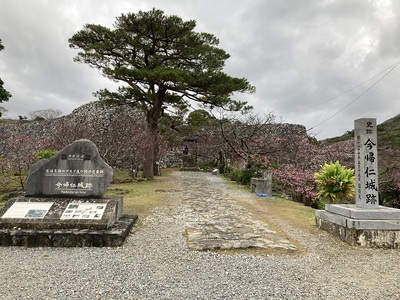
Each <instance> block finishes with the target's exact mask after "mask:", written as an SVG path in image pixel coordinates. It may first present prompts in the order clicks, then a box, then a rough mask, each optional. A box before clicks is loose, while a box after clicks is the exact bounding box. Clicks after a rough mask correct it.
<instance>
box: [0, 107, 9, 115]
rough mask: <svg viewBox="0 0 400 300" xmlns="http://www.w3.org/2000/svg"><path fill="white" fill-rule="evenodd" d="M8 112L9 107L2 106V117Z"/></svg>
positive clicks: (0, 110) (0, 113) (0, 111)
mask: <svg viewBox="0 0 400 300" xmlns="http://www.w3.org/2000/svg"><path fill="white" fill-rule="evenodd" d="M7 112H8V109H7V108H5V107H2V106H0V117H2V116H3V115H5V114H6V113H7Z"/></svg>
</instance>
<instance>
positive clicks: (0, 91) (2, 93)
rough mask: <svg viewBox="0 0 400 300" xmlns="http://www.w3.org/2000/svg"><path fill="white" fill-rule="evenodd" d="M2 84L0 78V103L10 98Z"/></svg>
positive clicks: (0, 46) (0, 48) (2, 47)
mask: <svg viewBox="0 0 400 300" xmlns="http://www.w3.org/2000/svg"><path fill="white" fill-rule="evenodd" d="M2 50H4V46H3V44H2V42H1V39H0V51H2ZM3 84H4V82H3V80H1V78H0V103H1V102H7V101H8V100H10V98H11V94H10V93H9V92H8V91H7V90H6V89H5V88H4V87H3ZM0 116H1V115H0Z"/></svg>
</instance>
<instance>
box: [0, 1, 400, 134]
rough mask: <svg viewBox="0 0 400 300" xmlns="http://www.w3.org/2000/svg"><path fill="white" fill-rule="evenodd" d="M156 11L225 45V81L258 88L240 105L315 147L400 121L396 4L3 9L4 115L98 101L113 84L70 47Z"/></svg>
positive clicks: (84, 4)
mask: <svg viewBox="0 0 400 300" xmlns="http://www.w3.org/2000/svg"><path fill="white" fill-rule="evenodd" d="M153 7H155V8H157V9H161V10H163V11H164V12H165V14H167V15H177V16H179V17H181V18H182V19H184V20H195V21H196V22H197V27H196V31H199V32H208V33H212V34H214V35H215V36H216V37H218V38H219V40H220V45H219V46H220V47H221V48H222V49H224V50H225V51H226V52H228V53H229V54H230V55H231V57H230V58H229V59H228V61H227V63H226V67H225V72H226V73H227V74H229V75H231V76H234V77H245V78H247V79H248V80H249V81H250V82H251V83H252V84H253V85H254V86H256V89H257V91H256V93H255V94H252V95H238V97H237V98H239V99H240V100H246V101H248V102H249V104H251V105H253V106H254V107H255V108H256V111H257V112H258V113H263V112H265V113H269V112H272V113H274V114H275V116H276V117H277V121H283V122H286V123H295V124H302V125H304V126H305V127H306V128H307V129H310V130H309V133H310V134H311V135H316V137H317V138H318V139H323V138H327V137H333V136H337V135H342V134H343V133H345V132H346V131H347V130H352V129H353V126H354V125H353V124H354V120H355V119H358V118H364V117H372V118H377V121H378V123H382V122H384V121H385V120H387V119H389V118H392V117H394V116H395V115H397V114H399V113H400V81H399V78H400V66H399V67H395V66H396V64H397V63H398V62H399V61H400V15H399V14H400V1H398V0H392V1H390V0H376V1H374V0H369V1H367V0H338V1H335V0H326V1H323V0H302V1H300V0H242V1H239V0H218V1H216V0H190V1H188V0H168V1H166V0H147V1H140V0H57V1H54V0H35V1H32V0H1V8H0V39H1V40H2V43H3V45H4V47H5V49H4V50H3V51H1V52H0V78H1V79H2V80H3V81H4V82H5V88H6V89H7V90H8V91H9V92H11V94H12V95H13V97H12V98H11V99H10V101H9V102H7V103H2V104H1V103H0V106H3V107H5V108H7V109H8V110H9V112H8V113H7V116H8V117H12V118H17V116H18V115H24V116H29V112H31V111H35V110H40V109H48V108H54V109H60V110H61V111H62V112H63V114H68V113H70V112H71V111H72V110H73V109H75V108H77V107H79V106H81V105H83V104H85V103H88V102H90V101H94V100H96V99H95V98H94V97H93V96H92V92H94V91H96V90H99V89H101V88H105V87H107V88H110V89H113V88H114V87H115V86H116V85H115V84H114V83H111V82H110V81H109V80H108V79H105V78H103V77H102V75H101V74H100V73H99V72H98V71H96V70H93V69H91V68H90V67H89V66H87V65H84V64H78V63H76V62H73V57H74V56H75V55H76V53H77V50H73V49H70V48H69V46H68V39H69V38H70V37H71V36H72V35H73V34H74V33H76V32H77V31H79V30H81V29H82V28H83V26H84V25H85V24H87V23H89V24H101V25H104V26H107V27H110V28H111V27H112V25H113V23H114V21H115V17H117V16H120V15H121V14H122V13H128V12H138V11H139V10H151V9H152V8H153ZM393 67H394V68H393ZM346 92H347V93H346ZM342 94H343V95H342ZM340 95H341V96H340Z"/></svg>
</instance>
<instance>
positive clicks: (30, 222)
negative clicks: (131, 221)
mask: <svg viewBox="0 0 400 300" xmlns="http://www.w3.org/2000/svg"><path fill="white" fill-rule="evenodd" d="M44 201H45V202H44ZM43 203H45V204H47V205H45V206H43ZM122 212H123V197H122V196H111V197H107V198H101V199H99V198H84V199H76V198H39V197H23V196H20V197H15V198H12V199H10V200H9V201H7V203H6V204H5V205H4V207H3V208H1V209H0V228H3V229H4V228H22V229H34V230H45V229H91V230H92V229H93V230H101V229H108V228H111V227H112V226H113V224H114V223H115V222H117V221H118V220H119V219H120V217H121V216H122Z"/></svg>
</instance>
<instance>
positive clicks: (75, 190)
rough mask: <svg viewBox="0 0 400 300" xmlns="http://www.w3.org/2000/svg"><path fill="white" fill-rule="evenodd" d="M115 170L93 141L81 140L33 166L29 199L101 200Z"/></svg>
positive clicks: (28, 181)
mask: <svg viewBox="0 0 400 300" xmlns="http://www.w3.org/2000/svg"><path fill="white" fill-rule="evenodd" d="M112 175H113V170H112V168H111V167H110V166H109V165H107V164H106V163H105V162H104V161H103V160H102V158H101V157H100V154H99V151H98V150H97V147H96V145H95V144H94V143H93V142H91V141H90V140H84V139H82V140H78V141H75V142H73V143H72V144H70V145H68V146H67V147H65V148H64V149H63V150H61V151H60V152H59V153H58V154H57V155H55V156H54V157H52V158H50V159H45V160H41V161H39V162H37V163H36V164H34V165H32V166H31V167H30V169H29V177H28V180H27V183H26V193H25V195H26V196H44V197H49V196H58V197H79V198H85V197H93V198H96V197H102V196H103V195H104V194H105V192H106V190H107V187H108V185H109V184H110V182H111V180H112Z"/></svg>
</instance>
